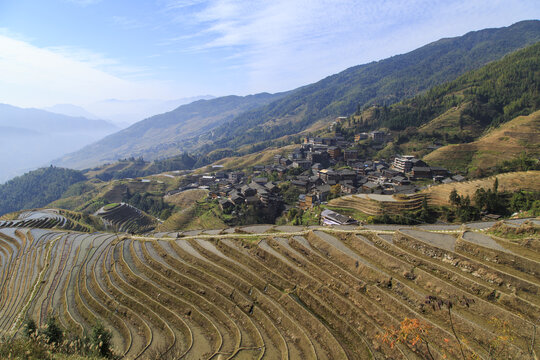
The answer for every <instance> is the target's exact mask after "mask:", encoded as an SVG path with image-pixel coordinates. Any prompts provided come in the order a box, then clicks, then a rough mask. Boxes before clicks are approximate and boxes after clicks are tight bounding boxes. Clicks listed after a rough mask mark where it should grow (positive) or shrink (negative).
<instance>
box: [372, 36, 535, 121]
mask: <svg viewBox="0 0 540 360" xmlns="http://www.w3.org/2000/svg"><path fill="white" fill-rule="evenodd" d="M539 84H540V43H536V44H535V45H532V46H530V47H528V48H526V49H523V50H520V51H517V52H515V53H513V54H510V55H507V56H506V57H505V58H504V59H502V60H500V61H496V62H493V63H491V64H488V65H487V66H484V67H482V68H481V69H478V70H476V71H472V72H469V73H466V74H464V75H462V76H461V77H459V78H458V79H456V80H455V81H452V82H449V83H446V84H443V85H439V86H436V87H434V88H432V89H431V90H429V91H428V92H427V93H426V94H424V95H420V96H416V97H414V98H412V99H410V100H406V101H404V102H402V103H398V104H395V105H393V106H390V107H386V106H385V107H378V108H376V109H375V111H372V109H370V112H371V113H372V116H371V117H370V119H369V121H367V122H364V125H365V126H366V128H378V127H387V128H389V129H393V130H402V129H405V128H407V127H417V126H420V125H422V124H424V123H427V122H429V121H430V120H432V119H434V118H436V117H438V116H440V115H442V114H443V113H445V112H447V111H449V110H450V109H452V108H455V107H459V108H460V109H461V111H460V114H459V122H458V124H457V126H458V127H459V129H458V130H461V129H463V128H465V127H471V126H475V127H480V128H482V129H483V128H485V127H488V126H497V125H500V124H502V123H504V122H506V121H509V120H511V119H513V118H515V117H516V116H519V115H528V114H530V113H531V112H533V111H535V110H537V109H538V108H540V96H539V94H538V91H539ZM433 131H436V130H433Z"/></svg>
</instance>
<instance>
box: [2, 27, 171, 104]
mask: <svg viewBox="0 0 540 360" xmlns="http://www.w3.org/2000/svg"><path fill="white" fill-rule="evenodd" d="M0 68H1V69H2V71H1V72H0V101H1V102H7V103H11V104H15V105H20V106H26V105H30V104H31V105H32V106H47V105H53V104H55V103H58V102H65V103H74V104H83V103H87V102H92V101H98V100H101V99H103V98H107V97H117V98H122V99H132V98H141V97H148V96H149V95H150V94H152V95H153V97H160V96H161V97H165V98H167V97H168V96H169V93H170V91H171V88H170V87H169V86H168V85H167V84H163V83H158V82H155V81H151V80H147V79H144V80H143V79H140V77H141V76H144V75H148V74H145V72H144V71H145V69H144V68H138V67H130V66H126V65H123V64H121V63H119V62H118V61H115V60H112V59H108V58H106V57H104V56H102V55H100V54H95V53H92V52H89V51H86V50H80V49H74V48H69V47H49V48H40V47H37V46H34V45H32V44H30V43H28V42H25V41H22V40H18V39H13V38H10V37H8V36H4V35H0ZM103 68H106V69H107V70H104V69H103ZM113 70H114V71H113ZM137 78H139V79H137ZM38 99H39V100H38Z"/></svg>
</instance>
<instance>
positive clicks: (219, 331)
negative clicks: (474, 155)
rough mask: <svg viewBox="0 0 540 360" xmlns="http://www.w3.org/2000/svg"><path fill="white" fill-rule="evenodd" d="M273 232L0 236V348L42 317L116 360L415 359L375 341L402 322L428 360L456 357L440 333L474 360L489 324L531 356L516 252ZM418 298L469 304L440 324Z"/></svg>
mask: <svg viewBox="0 0 540 360" xmlns="http://www.w3.org/2000/svg"><path fill="white" fill-rule="evenodd" d="M247 230H250V231H247ZM279 230H280V229H279V228H278V227H273V228H271V229H269V230H268V229H266V228H263V227H252V228H249V229H246V231H239V232H234V231H223V232H222V233H221V234H217V233H215V232H214V233H213V232H205V233H203V232H193V233H189V234H188V233H184V234H181V235H180V237H179V238H176V236H174V237H169V236H170V235H172V234H156V235H159V237H127V236H124V237H121V238H119V237H117V236H115V235H113V234H108V233H93V234H86V233H77V232H71V233H68V232H62V231H53V230H42V229H28V228H18V229H16V228H5V229H0V336H1V335H12V334H16V333H17V332H19V331H20V330H21V324H22V321H23V320H24V319H26V318H28V317H31V318H33V319H34V320H35V321H36V322H38V325H39V324H43V322H44V320H45V318H46V316H47V314H51V313H53V314H55V315H57V316H58V319H59V320H60V322H61V323H62V324H63V325H64V327H66V328H67V329H70V331H72V332H76V333H79V334H82V333H83V332H85V331H87V330H88V329H89V328H90V327H91V326H92V325H93V324H94V323H95V322H96V320H97V319H99V320H101V321H102V322H103V323H104V325H105V326H106V327H107V328H109V329H111V330H112V333H113V341H114V345H115V349H116V352H117V353H118V354H121V355H123V356H124V357H125V358H127V359H138V358H140V359H157V358H160V357H161V356H170V357H168V358H178V359H179V358H182V359H384V358H392V359H422V358H424V355H423V354H422V350H424V349H423V348H416V347H410V348H409V347H406V346H404V345H398V346H395V347H394V348H391V347H389V346H387V345H386V344H383V343H382V341H381V339H380V337H379V335H380V334H382V333H384V331H385V329H386V328H388V327H391V326H398V325H399V323H400V321H402V320H403V319H404V318H405V317H408V318H416V319H419V320H421V321H422V322H424V323H426V324H429V326H430V330H429V334H428V335H427V338H428V339H429V342H430V346H431V351H432V353H433V354H434V357H435V358H437V359H439V358H443V356H445V355H446V356H447V358H458V357H459V355H458V353H457V350H456V349H457V348H458V346H459V345H458V343H457V341H456V339H455V337H454V336H453V331H452V325H453V326H454V329H455V330H456V332H457V333H458V334H459V336H460V338H463V339H466V341H462V346H463V348H464V351H465V352H466V353H468V354H471V353H472V352H474V353H476V354H478V355H479V357H480V358H481V359H488V358H490V357H489V356H488V353H487V351H486V348H488V347H489V344H490V341H491V340H492V339H494V338H495V336H497V333H498V331H499V330H500V329H498V328H497V325H496V324H494V323H493V322H490V321H488V320H489V319H490V318H491V317H496V318H497V319H500V320H501V321H505V322H507V323H508V324H509V325H510V328H511V329H512V336H513V338H514V340H513V341H512V343H511V344H510V345H509V350H510V353H511V354H512V356H513V358H517V359H530V358H531V353H532V351H535V352H536V354H538V352H539V351H540V346H539V341H538V339H535V337H536V333H535V326H536V325H538V323H539V321H540V274H539V271H538V270H539V269H540V266H539V264H540V262H539V261H540V253H538V252H536V251H534V250H531V249H530V248H526V247H520V246H519V245H518V244H516V243H515V242H510V241H505V240H504V239H500V238H497V239H493V238H490V237H487V236H486V235H484V234H481V233H478V232H473V231H471V230H468V231H465V232H463V230H450V232H449V233H448V232H447V233H444V234H443V233H441V232H435V231H426V230H420V229H392V230H377V229H350V228H348V229H344V228H341V229H329V228H310V229H302V228H283V229H281V230H282V231H281V232H280V231H279ZM263 231H265V232H263ZM174 235H175V234H174ZM429 295H436V296H438V297H441V298H446V299H453V298H462V297H467V298H469V299H472V300H474V303H473V304H471V305H470V307H465V306H459V305H456V306H455V307H454V308H453V310H452V320H453V322H452V323H450V321H449V317H448V314H447V312H446V311H436V310H434V309H433V308H431V307H429V306H426V303H425V299H426V297H427V296H429ZM505 358H506V357H505Z"/></svg>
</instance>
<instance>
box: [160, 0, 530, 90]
mask: <svg viewBox="0 0 540 360" xmlns="http://www.w3.org/2000/svg"><path fill="white" fill-rule="evenodd" d="M194 5H196V6H194ZM187 7H189V11H188V10H187V9H186V8H187ZM167 9H168V11H169V12H171V13H172V16H173V18H176V19H178V21H179V22H182V23H189V22H193V23H194V24H196V26H193V30H194V31H193V32H192V33H191V34H188V35H186V34H181V36H179V37H178V38H177V39H174V38H171V39H170V41H169V42H166V43H164V44H167V45H169V46H174V44H175V40H177V41H178V42H181V43H182V44H183V45H184V44H186V43H188V42H189V43H191V44H192V46H191V49H192V50H194V51H196V52H208V51H217V52H218V51H219V52H220V55H221V56H222V59H223V61H224V62H227V63H228V64H229V66H231V67H236V66H243V67H244V68H245V69H246V72H247V74H248V77H249V81H250V83H251V88H252V89H254V90H256V91H259V90H260V89H266V90H270V91H277V90H286V89H290V88H293V87H295V86H299V85H302V84H305V83H308V82H311V81H316V80H318V79H320V78H321V77H324V76H326V75H330V74H332V73H335V72H338V71H340V70H343V69H345V68H346V67H349V66H353V65H357V64H362V63H366V62H369V61H373V60H379V59H382V58H385V57H388V56H392V55H395V54H396V53H403V52H407V51H410V50H413V49H414V48H417V47H419V46H422V45H424V44H426V43H428V42H431V41H435V40H437V39H439V38H441V37H448V36H457V35H462V34H464V33H465V32H468V31H470V30H474V29H482V28H485V27H499V26H505V25H510V24H511V23H512V22H515V21H519V20H523V19H524V17H525V18H526V17H534V16H535V15H536V16H538V15H539V14H538V13H539V10H537V9H539V8H538V6H537V4H536V2H535V1H531V0H525V1H521V2H511V1H510V2H509V1H503V0H491V1H486V0H468V1H449V0H444V1H442V0H411V1H401V0H387V1H371V0H369V1H368V0H365V1H347V0H341V1H340V0H272V1H267V0H252V1H243V0H208V1H205V2H204V4H201V2H200V1H190V0H177V1H174V0H173V1H170V2H168V8H167ZM175 10H176V12H175ZM190 36H192V37H193V38H189V37H190ZM171 44H172V45H171ZM223 53H225V55H223ZM246 90H247V91H249V89H246Z"/></svg>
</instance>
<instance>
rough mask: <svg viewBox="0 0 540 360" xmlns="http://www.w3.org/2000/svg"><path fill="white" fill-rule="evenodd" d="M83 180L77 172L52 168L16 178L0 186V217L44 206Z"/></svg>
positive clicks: (84, 178) (83, 177)
mask: <svg viewBox="0 0 540 360" xmlns="http://www.w3.org/2000/svg"><path fill="white" fill-rule="evenodd" d="M84 180H86V177H85V176H84V175H83V174H82V173H81V172H79V171H76V170H71V169H63V168H57V167H52V166H51V167H47V168H41V169H38V170H34V171H31V172H29V173H26V174H24V175H22V176H18V177H16V178H14V179H11V180H10V181H8V182H7V183H5V184H3V185H0V215H2V214H6V213H10V212H13V211H17V210H22V209H31V208H38V207H42V206H45V205H47V204H48V203H50V202H52V201H54V200H56V199H59V198H60V197H61V196H62V194H63V193H64V192H65V191H66V190H67V189H68V188H69V187H70V186H71V185H73V184H75V183H77V182H80V181H84Z"/></svg>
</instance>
